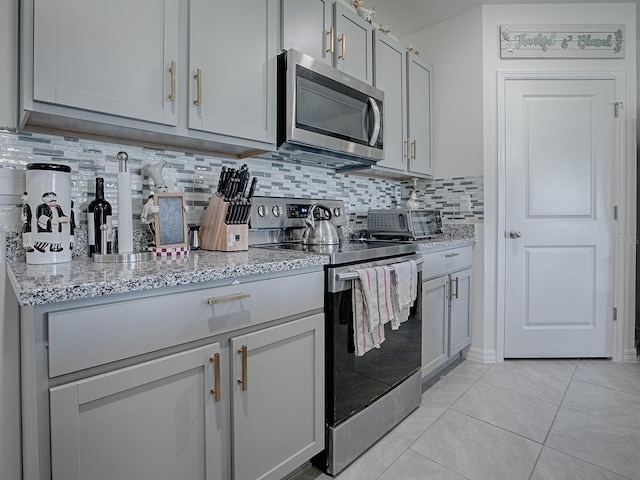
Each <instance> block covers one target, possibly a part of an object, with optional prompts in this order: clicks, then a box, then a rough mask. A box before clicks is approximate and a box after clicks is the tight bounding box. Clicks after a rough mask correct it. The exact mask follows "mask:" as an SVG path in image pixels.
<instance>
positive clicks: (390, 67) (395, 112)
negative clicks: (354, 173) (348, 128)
mask: <svg viewBox="0 0 640 480" xmlns="http://www.w3.org/2000/svg"><path fill="white" fill-rule="evenodd" d="M373 34H374V82H373V83H374V86H375V87H376V88H379V89H380V90H382V91H383V92H384V130H383V134H384V139H383V141H384V160H382V161H380V162H378V164H377V166H379V167H386V168H390V169H393V170H399V171H406V170H407V148H406V146H407V120H408V119H407V100H406V98H407V93H406V92H407V64H406V61H407V60H406V58H407V57H406V52H407V49H406V48H404V47H403V46H402V45H400V44H399V43H398V42H396V41H395V40H393V39H392V38H390V37H388V36H387V35H385V34H383V33H382V32H380V31H378V30H376V31H374V32H373Z"/></svg>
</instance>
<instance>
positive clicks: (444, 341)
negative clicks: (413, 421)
mask: <svg viewBox="0 0 640 480" xmlns="http://www.w3.org/2000/svg"><path fill="white" fill-rule="evenodd" d="M424 259H425V262H424V265H423V270H422V272H423V273H422V275H423V277H422V278H423V283H422V377H423V378H426V377H429V376H430V375H431V374H432V373H433V372H435V371H436V370H437V369H438V368H439V367H441V366H443V365H444V364H446V363H447V362H449V361H450V360H452V359H453V358H454V357H456V356H458V355H459V354H460V352H461V351H462V349H463V348H465V347H467V346H468V345H469V344H470V343H471V278H472V264H471V246H465V247H458V248H453V249H448V250H442V251H439V252H433V253H426V254H424Z"/></svg>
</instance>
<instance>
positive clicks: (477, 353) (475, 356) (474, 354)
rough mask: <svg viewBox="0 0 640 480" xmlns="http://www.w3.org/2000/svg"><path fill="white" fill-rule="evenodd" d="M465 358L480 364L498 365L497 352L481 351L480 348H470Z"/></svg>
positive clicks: (465, 353)
mask: <svg viewBox="0 0 640 480" xmlns="http://www.w3.org/2000/svg"><path fill="white" fill-rule="evenodd" d="M463 355H464V357H465V358H467V359H469V360H473V361H474V362H480V363H496V351H495V350H480V349H479V348H474V347H469V348H468V349H467V350H466V351H465V352H464V353H463Z"/></svg>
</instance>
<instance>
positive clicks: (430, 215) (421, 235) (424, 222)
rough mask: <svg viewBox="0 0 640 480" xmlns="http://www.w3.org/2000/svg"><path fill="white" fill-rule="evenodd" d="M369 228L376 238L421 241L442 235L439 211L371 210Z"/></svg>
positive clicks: (368, 217) (368, 218)
mask: <svg viewBox="0 0 640 480" xmlns="http://www.w3.org/2000/svg"><path fill="white" fill-rule="evenodd" d="M367 224H368V226H367V228H368V229H369V231H371V234H372V235H373V236H374V237H378V238H380V237H382V238H406V239H411V240H419V239H425V238H431V237H433V236H435V235H439V234H442V218H441V216H440V212H439V211H438V210H428V209H415V210H409V209H404V208H387V209H369V212H368V214H367Z"/></svg>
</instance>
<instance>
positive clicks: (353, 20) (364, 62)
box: [333, 2, 374, 84]
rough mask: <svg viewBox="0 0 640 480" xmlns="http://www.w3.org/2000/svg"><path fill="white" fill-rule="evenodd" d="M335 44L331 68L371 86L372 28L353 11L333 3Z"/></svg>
mask: <svg viewBox="0 0 640 480" xmlns="http://www.w3.org/2000/svg"><path fill="white" fill-rule="evenodd" d="M333 25H334V31H335V35H336V36H335V41H334V49H333V59H334V60H333V65H334V66H335V67H336V68H337V69H338V70H340V71H341V72H345V73H347V74H349V75H351V76H353V77H356V78H358V79H360V80H362V81H363V82H367V83H370V84H373V65H372V61H373V35H372V34H371V32H373V30H374V28H373V25H371V24H370V23H369V22H366V21H365V20H363V19H362V18H360V17H359V16H358V14H357V13H356V12H355V10H353V8H350V7H347V6H345V5H342V4H341V3H338V2H336V3H335V4H334V21H333Z"/></svg>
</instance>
